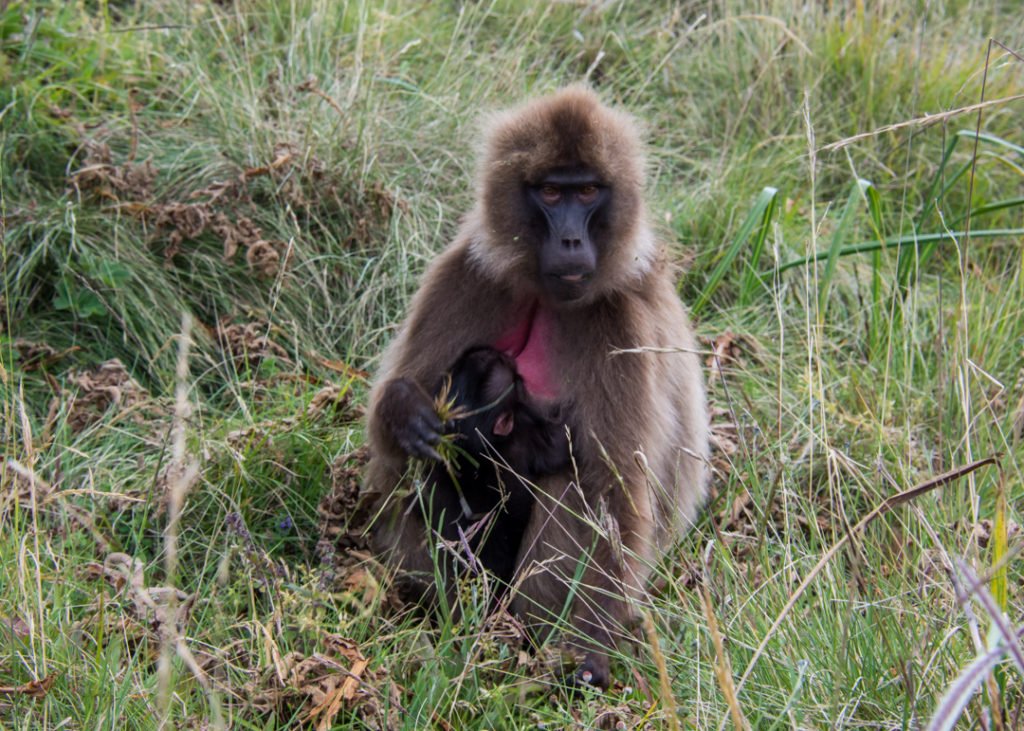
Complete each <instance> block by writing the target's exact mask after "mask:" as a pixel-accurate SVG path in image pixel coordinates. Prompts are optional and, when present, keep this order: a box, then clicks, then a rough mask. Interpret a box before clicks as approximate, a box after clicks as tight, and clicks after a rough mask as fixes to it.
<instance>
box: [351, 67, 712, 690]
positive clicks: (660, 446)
mask: <svg viewBox="0 0 1024 731" xmlns="http://www.w3.org/2000/svg"><path fill="white" fill-rule="evenodd" d="M579 168H586V169H588V170H589V171H590V172H591V173H593V174H594V175H596V176H597V178H598V180H599V181H600V183H601V184H602V185H604V186H607V187H608V188H609V189H610V190H611V191H612V197H611V201H610V203H609V205H611V206H612V207H613V208H612V215H611V216H609V217H608V220H609V223H608V224H607V226H606V227H605V228H604V229H603V230H601V231H599V232H597V234H595V238H599V239H600V241H599V244H598V246H599V254H598V263H597V271H596V273H595V275H594V277H593V281H592V283H591V286H590V287H589V289H588V290H587V294H586V296H585V297H584V298H582V299H580V300H576V301H573V302H571V303H551V302H548V301H547V300H545V298H544V293H543V291H542V290H541V287H540V285H539V284H538V271H537V264H536V262H535V261H534V258H533V257H531V256H530V255H529V252H530V250H531V249H530V246H531V241H530V237H531V236H533V235H534V234H533V233H531V231H530V230H529V228H528V227H527V226H526V225H525V223H524V221H525V220H526V217H527V211H526V209H525V207H524V203H523V194H522V190H523V185H524V184H536V183H539V182H541V181H542V180H543V179H544V175H545V174H546V173H548V172H550V171H553V170H562V169H579ZM478 189H479V190H481V191H482V193H481V197H480V199H479V201H478V203H477V205H476V207H475V208H474V209H473V211H472V212H471V213H470V214H469V215H468V216H467V218H466V219H465V221H464V222H463V223H462V225H461V227H460V229H459V232H458V235H457V236H456V238H455V240H454V241H453V242H452V243H451V244H450V245H449V246H448V247H447V249H445V251H444V252H442V253H441V254H440V255H439V256H438V257H437V259H436V260H435V261H434V262H433V263H432V264H431V266H430V268H429V269H428V271H427V272H426V274H425V275H424V277H423V279H422V282H421V285H420V288H419V291H418V292H417V293H416V295H415V296H414V297H413V300H412V303H411V306H410V309H409V314H408V317H407V318H406V321H405V323H404V324H403V326H402V328H401V331H400V332H399V334H398V336H397V337H396V339H395V340H394V342H393V343H392V344H391V345H390V347H389V348H388V349H387V351H386V353H385V355H384V357H383V360H382V363H381V367H380V370H379V372H378V376H377V381H376V384H375V387H374V389H373V392H372V393H371V396H370V412H369V414H370V415H369V421H368V439H369V443H370V447H371V451H372V454H373V456H372V459H371V461H370V463H369V465H368V470H367V474H366V480H367V486H368V488H369V489H370V490H373V491H376V492H377V493H379V494H381V495H382V496H385V497H386V496H388V495H389V494H391V493H392V492H393V491H394V490H395V489H396V488H398V487H400V486H403V485H404V483H403V475H404V474H405V473H406V468H407V463H408V458H407V456H406V454H405V453H404V452H403V451H402V449H401V448H400V447H399V446H398V445H397V443H396V441H395V438H394V436H393V434H392V433H390V431H389V429H388V428H387V426H386V425H385V424H384V423H383V420H382V418H381V415H380V413H379V411H380V406H381V400H382V399H381V396H382V394H383V393H384V391H385V390H386V386H387V384H388V383H389V382H390V381H392V380H393V379H396V378H407V379H409V380H411V381H412V382H414V383H416V384H418V385H419V386H420V387H421V388H422V389H423V391H424V392H425V393H429V392H432V390H433V389H434V388H435V387H436V384H437V383H438V382H439V379H440V378H441V376H442V373H443V372H444V369H446V368H447V367H449V366H450V364H451V363H452V362H454V361H455V359H456V358H457V357H458V355H459V354H460V353H461V352H462V351H463V350H465V349H466V348H467V347H469V346H473V345H477V344H487V345H489V344H493V343H495V342H496V341H497V340H498V339H499V338H500V337H501V336H502V334H503V333H505V332H507V331H508V329H509V328H511V327H512V326H513V325H514V324H515V322H516V320H517V318H521V313H522V311H523V310H524V309H525V308H528V307H529V303H530V302H531V301H534V300H539V301H540V302H542V303H544V306H545V307H546V308H547V312H549V313H550V316H551V323H552V330H553V337H552V339H551V340H552V342H551V343H550V344H549V351H548V357H549V359H550V363H551V367H550V370H551V372H552V373H554V374H555V375H556V376H557V377H558V379H559V380H558V383H557V386H558V396H557V399H558V401H559V402H560V403H561V404H562V414H563V415H564V418H565V423H566V424H567V425H568V427H569V429H570V432H571V434H572V440H573V454H574V459H575V465H576V469H577V470H578V472H573V471H572V470H567V471H565V472H564V473H559V474H554V475H548V476H544V477H542V478H540V479H539V480H538V487H539V492H538V495H537V504H536V505H535V506H534V510H533V513H532V515H531V518H530V521H529V524H528V526H527V529H526V535H525V537H524V540H523V544H522V548H521V551H520V557H519V570H518V574H519V576H520V582H521V583H520V584H519V590H518V595H517V597H516V599H515V603H514V607H515V609H516V610H517V611H518V612H519V614H520V615H521V616H523V617H525V618H527V619H530V620H536V621H545V620H551V619H553V618H555V617H557V616H559V615H560V614H561V613H562V611H563V607H564V606H566V604H567V603H568V604H570V605H571V606H570V608H569V611H570V614H571V616H572V618H573V624H574V626H575V627H576V629H577V630H578V631H579V634H580V637H582V638H589V639H583V640H576V642H577V644H578V645H579V646H580V647H581V649H583V650H584V651H585V652H586V659H585V660H584V664H583V665H582V666H581V669H582V670H586V671H587V672H589V673H590V674H591V677H592V679H593V682H596V683H597V684H599V685H602V686H605V685H606V684H607V682H608V676H607V649H608V648H610V647H611V646H612V644H613V642H614V639H615V633H616V631H617V630H618V628H620V627H621V625H622V624H623V623H624V622H625V621H626V620H627V619H628V618H629V616H630V610H629V606H630V599H631V598H632V597H636V596H638V595H639V593H640V592H641V590H642V588H643V585H644V582H645V580H646V578H647V577H648V575H649V573H650V564H651V563H652V562H654V561H656V560H657V559H658V557H659V555H660V552H661V551H662V550H664V548H665V547H666V546H667V544H668V543H669V542H670V541H671V540H672V538H673V537H674V536H677V535H679V534H680V532H681V531H683V530H685V529H686V528H687V527H688V526H689V525H690V524H691V523H692V522H693V520H694V519H695V517H696V515H697V512H698V510H699V509H700V507H701V505H702V503H703V501H704V498H705V492H706V454H707V413H706V406H705V398H704V389H703V383H702V379H701V370H700V363H699V360H698V358H697V356H696V355H695V354H694V353H693V349H694V341H693V335H692V332H691V328H690V325H689V320H688V317H687V315H686V313H685V311H684V309H683V307H682V305H681V303H680V301H679V298H678V296H677V295H676V291H675V287H674V285H673V275H672V272H671V269H670V267H669V266H668V265H667V264H666V263H665V261H664V256H663V255H662V252H661V251H660V250H659V249H658V248H657V247H656V245H655V243H654V239H653V237H652V235H651V232H650V227H649V225H648V222H647V218H646V213H645V210H644V204H643V158H642V152H641V146H640V142H639V139H638V135H637V132H636V129H635V127H634V125H633V123H632V121H631V120H630V119H629V118H628V117H627V116H626V115H624V114H622V113H620V112H616V111H614V110H611V109H609V108H607V107H605V106H603V105H602V104H601V103H600V101H599V100H598V98H597V96H596V95H595V94H594V93H593V92H591V91H589V90H587V89H584V88H581V87H570V88H568V89H566V90H563V91H561V92H559V93H557V94H554V95H552V96H549V97H546V98H542V99H539V100H536V101H534V102H532V103H531V104H528V105H527V106H525V107H524V108H522V109H520V110H517V111H513V112H509V113H505V114H502V115H499V116H497V117H496V118H495V119H494V120H493V122H492V124H491V126H490V130H489V133H488V135H487V143H486V147H485V151H484V154H483V161H482V164H481V165H480V168H479V181H478ZM644 347H649V348H652V349H653V348H669V349H672V348H678V349H680V350H681V351H682V352H674V353H654V352H642V353H635V354H618V355H612V351H613V350H615V349H620V348H621V349H628V348H644ZM400 512H401V511H398V510H395V509H393V508H392V509H391V510H390V512H388V511H387V510H385V511H384V519H383V520H382V523H381V528H380V529H379V531H378V533H377V535H376V544H377V546H378V547H379V548H380V549H381V550H382V551H391V552H392V558H393V560H394V561H395V563H397V564H398V565H400V566H402V567H403V568H405V569H411V570H429V559H428V557H427V552H426V551H425V550H423V547H424V546H425V545H426V543H427V541H428V540H432V539H430V538H428V536H427V535H426V530H425V526H424V525H423V523H422V521H421V520H420V521H417V518H416V516H415V515H409V514H405V515H402V514H400ZM579 562H582V570H583V573H582V577H583V578H582V581H581V582H579V584H578V585H575V586H574V584H573V581H572V578H573V576H574V574H575V572H576V571H577V566H578V564H579ZM570 591H572V592H573V594H572V595H570ZM571 596H572V597H573V598H572V601H570V597H571Z"/></svg>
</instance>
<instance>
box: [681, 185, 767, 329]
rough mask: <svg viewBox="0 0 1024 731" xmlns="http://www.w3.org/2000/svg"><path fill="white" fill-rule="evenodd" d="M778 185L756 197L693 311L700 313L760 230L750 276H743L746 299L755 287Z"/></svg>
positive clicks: (753, 252)
mask: <svg viewBox="0 0 1024 731" xmlns="http://www.w3.org/2000/svg"><path fill="white" fill-rule="evenodd" d="M778 193H779V191H778V189H777V188H772V187H771V186H766V187H765V188H764V189H763V190H762V191H761V193H760V194H759V195H758V196H757V200H756V201H754V206H753V207H752V208H751V209H750V213H748V214H747V217H746V218H745V219H744V221H743V225H742V226H740V230H739V233H737V234H736V238H734V239H733V241H732V244H731V245H730V246H729V248H728V249H726V251H725V254H723V255H722V258H721V259H720V260H719V261H718V264H716V265H715V268H714V269H713V270H712V271H711V274H710V275H709V276H708V281H707V284H705V285H704V289H703V291H701V293H700V297H698V298H697V301H696V302H695V303H694V305H693V314H694V315H696V314H698V313H699V312H700V311H701V309H702V308H703V307H704V305H706V304H707V302H708V300H709V299H710V298H711V295H712V294H714V292H715V290H716V289H718V286H719V285H720V284H721V283H722V279H724V278H725V274H726V272H728V271H729V267H731V266H732V264H733V262H734V261H735V260H736V257H737V256H739V253H740V250H741V249H742V247H743V244H744V243H746V241H747V239H748V238H749V237H750V234H751V233H752V232H754V230H755V228H756V230H757V238H756V239H755V240H754V248H753V249H752V251H751V257H750V264H749V266H750V271H749V273H748V275H747V277H746V278H745V279H744V284H743V288H742V290H741V299H745V297H746V295H748V294H749V292H750V291H751V290H752V289H753V288H754V286H755V282H754V279H755V278H756V276H757V275H756V274H754V273H753V272H754V271H755V270H756V267H757V262H758V259H760V256H761V251H762V249H763V247H764V241H765V238H767V236H768V226H769V224H770V222H771V219H772V214H773V213H774V212H775V201H776V199H777V197H778Z"/></svg>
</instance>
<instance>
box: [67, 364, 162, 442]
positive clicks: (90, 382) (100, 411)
mask: <svg viewBox="0 0 1024 731" xmlns="http://www.w3.org/2000/svg"><path fill="white" fill-rule="evenodd" d="M65 380H66V382H67V383H68V384H69V385H70V386H73V387H74V388H62V389H61V398H62V399H63V400H64V401H65V402H66V403H67V424H68V428H69V429H70V430H71V431H72V432H73V433H76V434H77V433H78V432H80V431H82V430H84V429H86V428H88V427H89V426H91V425H93V424H95V423H96V422H97V421H99V420H101V419H102V418H103V417H104V416H105V415H106V413H107V412H108V411H111V410H113V411H114V413H115V416H116V418H118V419H120V418H128V419H130V420H131V421H133V422H134V423H136V424H145V423H147V422H149V421H151V420H152V417H153V416H154V414H163V413H165V410H164V409H163V408H162V407H161V406H160V405H159V404H157V403H156V401H155V400H154V399H153V397H152V396H151V395H150V394H149V392H148V391H147V390H146V389H145V388H143V387H142V386H141V385H140V384H139V382H138V381H136V380H135V379H134V378H132V376H131V374H130V373H129V372H128V369H127V368H125V366H124V364H123V363H122V362H121V361H120V360H119V359H117V358H113V359H111V360H108V361H106V362H105V363H101V364H100V365H98V366H96V367H95V368H93V369H91V370H73V371H70V372H69V373H68V375H67V377H66V379H65Z"/></svg>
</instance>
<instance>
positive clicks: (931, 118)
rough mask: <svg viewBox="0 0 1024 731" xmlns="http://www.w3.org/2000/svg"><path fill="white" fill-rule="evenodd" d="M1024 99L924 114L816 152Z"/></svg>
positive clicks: (1020, 96) (1008, 98) (1009, 98)
mask: <svg viewBox="0 0 1024 731" xmlns="http://www.w3.org/2000/svg"><path fill="white" fill-rule="evenodd" d="M1021 99H1024V94H1014V95H1013V96H1006V97H1003V98H1002V99H991V100H989V101H987V102H979V103H978V104H970V105H968V106H966V107H960V108H958V109H950V110H949V111H948V112H939V113H938V114H926V115H924V116H923V117H915V118H914V119H908V120H906V121H905V122H897V123H896V124H888V125H886V126H885V127H879V128H878V129H876V130H873V131H871V132H861V133H860V134H859V135H854V136H853V137H846V138H844V139H841V140H837V141H835V142H830V143H828V144H827V145H825V146H824V147H819V148H818V152H831V151H832V150H841V149H842V148H844V147H846V146H847V145H851V144H853V143H854V142H859V141H861V140H865V139H867V138H869V137H877V136H878V135H882V134H885V133H886V132H895V131H896V130H898V129H905V128H906V127H930V126H932V125H933V124H936V123H938V122H943V121H945V120H947V119H949V118H950V117H955V116H956V115H958V114H966V113H967V112H975V111H979V110H981V109H985V108H986V107H992V106H995V105H997V104H1009V103H1010V102H1015V101H1019V100H1021Z"/></svg>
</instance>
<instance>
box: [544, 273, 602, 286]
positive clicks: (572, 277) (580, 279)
mask: <svg viewBox="0 0 1024 731" xmlns="http://www.w3.org/2000/svg"><path fill="white" fill-rule="evenodd" d="M551 276H552V277H553V278H554V279H555V280H556V281H559V282H564V283H566V284H583V283H584V282H586V281H587V280H588V279H590V278H591V277H592V276H594V272H592V271H583V272H564V273H557V272H556V273H553V274H552V275H551Z"/></svg>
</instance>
